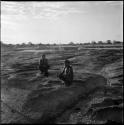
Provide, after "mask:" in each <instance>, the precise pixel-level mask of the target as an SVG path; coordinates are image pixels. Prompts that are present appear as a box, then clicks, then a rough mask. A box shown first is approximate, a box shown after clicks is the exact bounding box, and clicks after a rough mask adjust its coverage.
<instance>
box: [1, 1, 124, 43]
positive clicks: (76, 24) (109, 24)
mask: <svg viewBox="0 0 124 125" xmlns="http://www.w3.org/2000/svg"><path fill="white" fill-rule="evenodd" d="M93 40H95V41H99V40H102V41H106V40H120V41H123V2H122V1H85V2H83V1H81V2H79V1H78V2H71V1H70V2H9V1H8V2H5V1H2V2H1V41H3V42H5V43H12V44H16V43H23V42H24V43H27V42H29V41H30V42H32V43H69V42H70V41H73V42H74V43H76V42H78V43H79V42H80V43H84V42H91V41H93Z"/></svg>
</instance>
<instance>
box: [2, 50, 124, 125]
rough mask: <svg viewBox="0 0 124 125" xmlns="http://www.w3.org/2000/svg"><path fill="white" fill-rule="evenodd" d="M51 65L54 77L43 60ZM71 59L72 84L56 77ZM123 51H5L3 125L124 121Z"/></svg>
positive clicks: (3, 66) (3, 54) (3, 62)
mask: <svg viewBox="0 0 124 125" xmlns="http://www.w3.org/2000/svg"><path fill="white" fill-rule="evenodd" d="M43 53H46V56H47V58H48V60H49V64H50V70H49V74H50V75H49V77H44V76H42V75H40V72H39V70H38V63H39V59H40V57H41V56H42V54H43ZM65 59H69V60H70V61H71V64H72V66H73V70H74V81H73V85H72V86H70V87H66V86H64V85H63V83H62V81H61V80H59V79H58V77H57V75H58V74H59V73H60V72H61V70H62V68H63V66H64V60H65ZM122 88H123V49H100V50H99V49H85V50H84V49H80V50H78V51H75V50H61V51H59V50H52V51H51V50H50V51H49V50H46V51H43V50H42V51H40V50H30V51H27V50H26V49H24V50H18V49H7V50H6V49H3V50H2V52H1V123H29V124H32V123H55V124H60V123H61V124H68V123H69V124H78V123H80V124H103V123H122V122H123V116H122V113H123V112H122V111H123V89H122Z"/></svg>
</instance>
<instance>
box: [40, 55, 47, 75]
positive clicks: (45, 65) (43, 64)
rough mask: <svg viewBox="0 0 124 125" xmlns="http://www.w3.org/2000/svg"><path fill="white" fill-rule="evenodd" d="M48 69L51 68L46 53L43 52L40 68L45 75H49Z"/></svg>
mask: <svg viewBox="0 0 124 125" xmlns="http://www.w3.org/2000/svg"><path fill="white" fill-rule="evenodd" d="M48 69H49V65H48V61H47V59H46V56H45V54H43V55H42V59H40V64H39V70H40V71H41V74H42V73H43V74H44V76H47V77H48Z"/></svg>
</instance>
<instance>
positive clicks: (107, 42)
mask: <svg viewBox="0 0 124 125" xmlns="http://www.w3.org/2000/svg"><path fill="white" fill-rule="evenodd" d="M0 44H1V46H9V47H12V46H15V47H39V48H40V47H48V46H57V45H59V44H56V43H53V44H42V43H38V44H33V43H32V42H30V41H29V42H27V43H21V44H15V45H13V44H5V43H4V42H3V41H0ZM117 44H123V42H121V41H117V40H114V41H111V40H107V41H97V42H96V41H91V42H87V43H83V42H82V43H80V42H79V43H74V42H72V41H71V42H69V43H68V44H61V45H117Z"/></svg>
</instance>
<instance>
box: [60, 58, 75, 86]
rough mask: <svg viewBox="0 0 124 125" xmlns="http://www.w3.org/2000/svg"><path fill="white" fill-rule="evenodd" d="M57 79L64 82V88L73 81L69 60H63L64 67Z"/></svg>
mask: <svg viewBox="0 0 124 125" xmlns="http://www.w3.org/2000/svg"><path fill="white" fill-rule="evenodd" d="M59 78H60V79H61V80H63V81H64V83H65V85H66V86H70V85H71V84H72V81H73V68H72V66H71V65H70V61H69V60H65V67H64V69H63V71H62V73H61V74H60V75H59Z"/></svg>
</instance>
